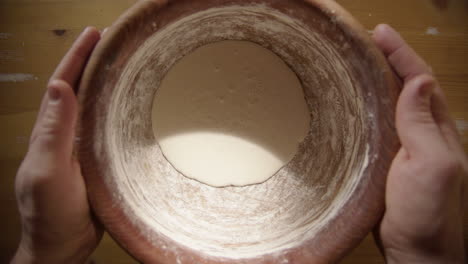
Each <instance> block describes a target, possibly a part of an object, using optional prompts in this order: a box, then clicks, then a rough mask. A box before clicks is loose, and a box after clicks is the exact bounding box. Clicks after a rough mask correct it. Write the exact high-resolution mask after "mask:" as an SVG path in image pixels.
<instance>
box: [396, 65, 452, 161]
mask: <svg viewBox="0 0 468 264" xmlns="http://www.w3.org/2000/svg"><path fill="white" fill-rule="evenodd" d="M436 85H437V83H436V81H435V79H434V78H433V77H432V76H431V75H428V74H421V75H418V76H416V77H414V78H412V79H411V80H410V81H408V82H407V83H406V84H405V86H404V88H403V91H402V92H401V95H400V98H399V100H398V104H397V112H396V126H397V132H398V135H399V137H400V140H401V144H402V145H403V148H405V149H406V151H407V152H408V153H409V155H410V156H411V155H425V154H427V153H431V152H433V151H434V150H437V149H440V148H438V147H443V143H444V139H443V137H442V133H441V131H440V129H439V127H438V125H437V123H436V122H435V120H434V117H433V114H432V109H431V99H432V96H433V93H434V89H435V86H436Z"/></svg>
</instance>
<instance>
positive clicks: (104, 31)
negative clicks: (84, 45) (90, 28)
mask: <svg viewBox="0 0 468 264" xmlns="http://www.w3.org/2000/svg"><path fill="white" fill-rule="evenodd" d="M107 30H109V28H108V27H106V28H105V29H103V30H102V33H101V36H104V35H105V34H106V32H107Z"/></svg>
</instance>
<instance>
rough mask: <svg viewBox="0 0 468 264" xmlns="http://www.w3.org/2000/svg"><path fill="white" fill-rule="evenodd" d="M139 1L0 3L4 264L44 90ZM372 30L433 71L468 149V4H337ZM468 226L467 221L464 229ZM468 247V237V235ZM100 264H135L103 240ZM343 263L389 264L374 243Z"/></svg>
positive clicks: (14, 237)
mask: <svg viewBox="0 0 468 264" xmlns="http://www.w3.org/2000/svg"><path fill="white" fill-rule="evenodd" d="M134 2H135V1H134V0H0V123H1V124H2V129H1V130H0V168H1V177H0V208H1V210H0V219H1V221H2V222H1V225H0V230H1V231H0V234H1V235H0V262H1V263H6V262H7V261H8V259H9V258H10V256H11V255H12V254H13V252H14V250H15V247H16V245H17V243H18V240H19V234H20V223H19V218H18V213H17V209H16V204H15V196H14V184H13V183H14V178H15V174H16V170H17V169H18V166H19V164H20V162H21V160H22V158H23V156H24V154H25V151H26V150H27V147H28V137H29V134H30V131H31V128H32V125H33V122H34V120H35V117H36V114H37V110H38V106H39V103H40V99H41V97H42V94H43V93H44V91H45V87H46V83H47V80H48V78H49V76H50V75H51V73H52V72H53V70H54V68H55V66H56V65H57V63H58V62H59V60H60V59H61V58H62V56H63V55H64V54H65V52H66V51H67V49H68V48H69V47H70V45H71V44H72V42H73V40H74V39H75V38H76V37H77V35H78V34H79V33H80V32H81V31H82V30H83V28H84V27H85V26H87V25H94V26H96V27H97V28H99V29H103V28H105V27H107V26H108V25H110V24H111V23H112V22H113V21H114V20H115V19H116V18H117V17H118V16H119V15H120V14H121V13H122V12H123V11H124V10H125V9H127V8H128V7H129V6H131V5H132V4H133V3H134ZM338 2H339V3H341V4H342V5H343V6H344V7H345V8H347V9H348V10H349V11H350V12H351V13H352V14H353V15H354V16H355V17H356V18H357V19H358V20H359V21H361V22H362V24H363V25H364V26H365V27H366V28H367V29H369V30H372V29H373V28H374V26H375V25H376V24H378V23H382V22H385V23H389V24H391V25H393V26H394V27H395V28H396V29H398V30H399V31H400V32H401V33H402V34H403V36H404V37H405V38H406V39H407V40H408V42H409V43H410V44H411V45H412V46H413V47H414V48H415V49H416V50H417V51H418V52H419V53H420V55H421V56H422V57H424V58H425V59H426V60H427V61H428V62H429V63H430V64H431V65H432V67H433V69H434V71H435V73H436V75H437V77H438V78H439V80H440V83H441V84H442V86H443V88H444V90H445V91H446V93H447V96H448V100H449V104H450V110H451V112H452V114H453V117H454V118H455V120H456V122H457V127H458V129H459V131H460V133H461V134H462V138H463V144H464V147H465V150H468V1H465V0H451V1H449V4H448V6H446V7H444V4H443V2H445V1H443V0H435V1H431V0H417V1H416V0H411V1H408V0H392V1H388V0H338ZM466 228H468V221H465V229H466ZM465 238H466V239H465V241H466V242H467V244H468V237H467V236H465ZM93 258H94V260H95V262H96V263H115V264H118V263H136V262H135V261H134V260H133V259H132V258H131V257H129V256H128V255H127V254H126V253H125V252H124V251H123V250H121V249H120V248H119V247H118V246H117V245H116V244H115V242H113V241H112V239H110V238H109V237H108V236H105V237H104V239H103V241H102V242H101V244H100V246H99V248H98V249H97V250H96V252H95V253H94V256H93ZM343 263H384V262H383V259H382V258H381V256H380V254H379V253H378V251H377V249H376V247H375V246H374V243H373V240H372V238H371V237H370V236H369V237H368V238H366V239H365V240H364V242H363V243H362V244H361V245H360V246H359V247H358V248H357V249H355V250H354V251H353V252H352V254H351V255H350V256H348V257H347V258H346V259H345V260H344V261H343Z"/></svg>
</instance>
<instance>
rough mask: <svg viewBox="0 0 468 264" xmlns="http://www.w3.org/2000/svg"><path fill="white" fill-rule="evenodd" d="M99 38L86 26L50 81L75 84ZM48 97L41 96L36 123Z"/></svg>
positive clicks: (93, 30)
mask: <svg viewBox="0 0 468 264" xmlns="http://www.w3.org/2000/svg"><path fill="white" fill-rule="evenodd" d="M96 32H97V34H96ZM99 39H100V36H99V32H98V31H97V30H96V29H94V28H92V27H88V28H86V29H85V30H84V31H83V33H82V34H81V35H80V36H79V37H78V39H77V40H76V41H75V43H74V44H73V46H72V47H71V48H70V50H69V51H68V52H67V54H66V55H65V57H64V58H63V59H62V61H61V62H60V64H59V66H58V67H57V69H56V70H55V72H54V74H53V75H52V77H51V79H50V82H52V81H53V80H63V81H65V82H67V83H68V85H69V86H71V87H73V86H74V85H76V82H77V80H78V78H80V75H81V72H82V70H83V68H84V66H85V64H86V62H87V59H88V57H89V55H90V53H91V51H92V50H93V48H94V46H95V45H96V43H97V41H99ZM48 98H49V97H48V95H47V93H46V94H45V95H44V97H43V98H42V102H41V106H40V108H39V113H38V115H37V120H36V124H37V123H38V122H40V120H41V118H42V116H43V114H44V111H45V109H46V106H47V105H48ZM35 130H36V129H35V128H34V129H33V132H32V134H31V139H30V142H31V141H32V138H34V134H35V133H36V132H35Z"/></svg>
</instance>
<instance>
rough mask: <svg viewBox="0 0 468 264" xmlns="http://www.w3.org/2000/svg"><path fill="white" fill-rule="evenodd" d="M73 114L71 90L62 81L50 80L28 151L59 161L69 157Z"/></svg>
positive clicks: (75, 114)
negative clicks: (50, 155) (51, 156)
mask: <svg viewBox="0 0 468 264" xmlns="http://www.w3.org/2000/svg"><path fill="white" fill-rule="evenodd" d="M77 111H78V110H77V102H76V97H75V94H74V92H73V89H72V87H71V86H70V85H69V84H68V83H66V82H65V81H63V80H52V81H51V82H50V83H49V85H48V87H47V100H46V107H45V111H44V114H43V115H42V116H41V119H40V120H38V122H37V123H36V127H35V128H34V133H35V134H34V135H33V138H32V141H31V148H30V149H33V150H36V151H39V152H40V153H43V154H53V155H56V156H58V157H62V158H63V157H70V155H71V153H72V150H73V140H74V137H75V125H76V119H77Z"/></svg>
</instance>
